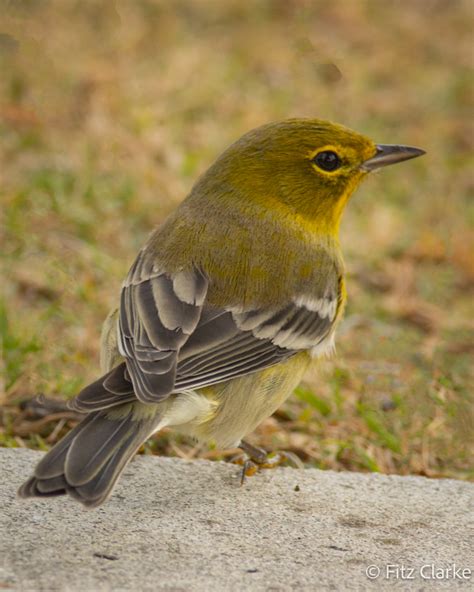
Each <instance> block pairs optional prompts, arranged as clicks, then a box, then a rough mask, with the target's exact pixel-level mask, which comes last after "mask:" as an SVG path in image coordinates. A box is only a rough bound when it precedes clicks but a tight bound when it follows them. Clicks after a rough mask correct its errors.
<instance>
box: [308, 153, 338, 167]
mask: <svg viewBox="0 0 474 592" xmlns="http://www.w3.org/2000/svg"><path fill="white" fill-rule="evenodd" d="M313 162H314V164H315V165H316V166H318V167H319V168H320V169H323V171H335V170H336V169H338V168H339V167H340V166H341V159H340V158H339V156H338V155H337V154H336V153H335V152H333V151H332V150H324V152H319V153H318V154H316V156H315V157H314V158H313Z"/></svg>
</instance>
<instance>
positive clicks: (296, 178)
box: [196, 119, 424, 233]
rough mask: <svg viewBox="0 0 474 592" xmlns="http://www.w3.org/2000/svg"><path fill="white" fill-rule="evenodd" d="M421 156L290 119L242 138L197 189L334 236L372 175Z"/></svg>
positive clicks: (322, 124)
mask: <svg viewBox="0 0 474 592" xmlns="http://www.w3.org/2000/svg"><path fill="white" fill-rule="evenodd" d="M422 154H424V151H423V150H420V149H419V148H413V147H409V146H398V145H384V144H376V143H375V142H374V141H372V140H371V139H369V138H367V137H365V136H363V135H361V134H359V133H357V132H354V131H352V130H350V129H348V128H346V127H343V126H341V125H337V124H335V123H331V122H329V121H324V120H320V119H289V120H286V121H281V122H275V123H270V124H267V125H264V126H262V127H259V128H257V129H254V130H252V131H250V132H248V133H247V134H245V135H244V136H242V137H241V138H240V139H239V140H237V142H235V143H234V144H232V145H231V146H230V147H229V148H228V149H227V150H226V151H225V152H224V153H223V154H222V155H221V156H220V157H219V158H218V159H217V161H216V162H215V163H214V164H213V165H212V167H211V168H210V169H209V170H208V172H207V173H206V174H205V175H204V176H203V177H202V178H201V180H200V182H198V184H197V186H196V189H199V191H200V192H201V193H202V192H203V191H204V192H205V193H206V194H207V195H208V196H210V195H215V196H216V198H217V199H219V197H218V196H222V197H223V199H229V198H230V199H231V200H232V201H233V202H234V203H237V202H240V205H242V206H245V204H248V203H249V202H258V204H259V205H260V206H263V207H268V208H269V209H274V210H276V211H277V212H278V215H290V216H291V215H292V214H295V215H297V216H302V217H304V218H305V219H307V220H308V221H311V222H312V223H314V224H315V225H316V227H319V229H320V231H321V232H331V233H332V232H336V231H337V228H338V225H339V220H340V217H341V214H342V211H343V209H344V206H345V205H346V203H347V200H348V198H349V197H350V195H351V194H352V193H353V192H354V190H355V189H356V187H357V186H358V184H359V183H360V181H361V180H362V179H363V178H364V177H365V176H367V174H368V173H369V172H371V171H374V170H376V169H378V168H380V167H383V166H386V165H389V164H394V163H397V162H401V161H403V160H408V159H410V158H415V157H417V156H420V155H422Z"/></svg>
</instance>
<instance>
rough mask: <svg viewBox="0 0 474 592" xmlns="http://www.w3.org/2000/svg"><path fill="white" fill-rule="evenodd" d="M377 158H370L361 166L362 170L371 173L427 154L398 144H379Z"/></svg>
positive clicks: (418, 149)
mask: <svg viewBox="0 0 474 592" xmlns="http://www.w3.org/2000/svg"><path fill="white" fill-rule="evenodd" d="M376 149H377V152H376V153H375V156H372V158H369V159H368V160H366V161H365V162H363V163H362V164H361V165H360V168H361V170H363V171H366V172H370V171H375V170H376V169H379V168H381V167H384V166H387V165H389V164H395V163H397V162H402V161H404V160H410V158H416V157H417V156H422V155H423V154H426V153H425V151H424V150H421V148H414V147H413V146H398V145H397V144H378V145H377V146H376Z"/></svg>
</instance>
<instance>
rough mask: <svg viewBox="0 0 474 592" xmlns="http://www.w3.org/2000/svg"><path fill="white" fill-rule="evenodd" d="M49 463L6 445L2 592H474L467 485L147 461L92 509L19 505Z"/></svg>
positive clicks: (1, 478) (0, 462)
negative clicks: (243, 476) (242, 471)
mask: <svg viewBox="0 0 474 592" xmlns="http://www.w3.org/2000/svg"><path fill="white" fill-rule="evenodd" d="M40 456H41V453H38V452H33V451H30V450H20V449H16V450H13V449H0V590H2V591H4V590H24V591H27V590H35V591H36V590H44V591H46V590H47V591H68V592H76V591H81V592H82V591H88V592H89V591H90V592H92V591H93V592H100V591H104V592H105V591H109V590H113V591H137V590H138V591H152V590H153V591H154V590H167V591H169V592H171V591H173V592H178V591H193V592H199V591H207V590H210V591H214V590H215V591H221V590H223V591H228V590H229V591H237V590H239V591H240V590H242V591H244V590H252V591H253V590H256V591H263V590H265V591H286V590H308V591H309V590H311V591H313V590H366V589H377V590H384V589H393V588H399V589H416V590H421V589H423V590H428V589H452V588H454V587H456V588H457V587H458V586H461V587H463V589H466V590H468V589H472V588H471V586H472V585H473V582H474V575H471V576H470V577H469V573H468V571H464V572H462V569H464V570H467V569H469V568H470V569H473V568H474V565H473V553H472V550H473V548H474V540H473V539H472V536H473V528H474V525H473V516H474V507H473V500H474V485H472V484H469V483H463V482H457V481H452V480H440V481H435V480H428V479H423V478H418V477H387V476H382V475H362V474H357V473H334V472H330V471H316V470H312V469H308V470H305V471H303V470H295V469H290V468H288V469H276V470H274V471H266V472H264V473H262V474H260V475H258V476H256V477H253V478H251V479H249V480H248V482H247V484H246V485H245V486H244V487H240V486H239V476H238V468H237V467H235V466H232V465H228V464H225V463H211V462H206V461H193V462H184V461H181V460H177V459H170V458H156V457H153V458H151V457H143V456H142V457H137V458H136V459H135V460H134V461H133V462H132V463H131V464H130V465H129V467H128V469H127V470H126V472H125V474H124V476H123V477H122V480H121V481H120V484H119V486H118V487H117V489H116V490H115V493H114V495H113V497H112V498H111V499H110V500H109V502H108V503H107V504H106V505H105V506H104V507H103V508H99V509H98V510H92V511H86V510H83V509H82V507H80V506H79V505H78V504H77V503H74V502H73V501H72V500H70V499H66V498H53V499H46V500H38V501H21V500H18V499H17V498H16V497H15V492H16V489H17V487H18V486H19V485H20V483H21V482H22V481H23V480H24V479H25V478H26V477H27V476H28V474H29V473H30V471H31V469H32V467H33V464H34V463H36V462H37V461H38V459H39V458H40ZM470 537H471V538H470ZM453 565H455V568H454V569H455V570H457V572H455V573H452V571H453V567H452V566H453ZM368 566H376V567H373V568H371V569H372V573H371V575H372V576H377V570H378V569H379V570H380V575H378V577H376V578H375V579H374V580H372V581H371V580H370V579H369V578H368V577H367V575H366V569H367V568H368ZM386 566H398V568H397V567H386ZM402 566H403V568H404V570H403V571H402ZM423 566H429V567H423ZM431 566H433V568H431ZM449 567H451V570H450V571H448V569H447V568H449ZM422 568H423V570H422ZM411 569H413V572H411ZM420 570H422V573H420ZM440 570H442V571H440ZM422 575H424V576H425V578H423V577H422ZM461 576H462V577H461Z"/></svg>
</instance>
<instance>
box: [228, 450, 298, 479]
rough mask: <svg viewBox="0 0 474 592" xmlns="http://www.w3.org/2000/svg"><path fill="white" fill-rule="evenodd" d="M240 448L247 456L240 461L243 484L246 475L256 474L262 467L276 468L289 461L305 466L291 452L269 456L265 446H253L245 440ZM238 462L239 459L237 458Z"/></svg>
mask: <svg viewBox="0 0 474 592" xmlns="http://www.w3.org/2000/svg"><path fill="white" fill-rule="evenodd" d="M239 448H241V449H242V450H243V451H244V453H245V455H246V457H247V458H244V459H243V461H240V464H242V465H243V466H242V476H241V479H240V483H241V485H243V483H244V481H245V477H250V476H252V475H255V473H256V472H257V471H259V470H260V469H274V468H275V467H278V466H280V465H281V464H283V463H285V462H287V461H291V462H292V463H293V464H294V465H295V466H296V467H298V468H302V467H303V463H302V462H301V460H300V459H299V458H298V457H297V456H296V455H295V454H293V453H290V452H277V453H276V454H274V455H273V456H268V454H267V452H266V451H265V450H263V448H258V447H257V446H253V445H252V444H249V443H248V442H246V441H245V440H242V441H241V442H240V444H239ZM237 462H239V461H238V460H237Z"/></svg>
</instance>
